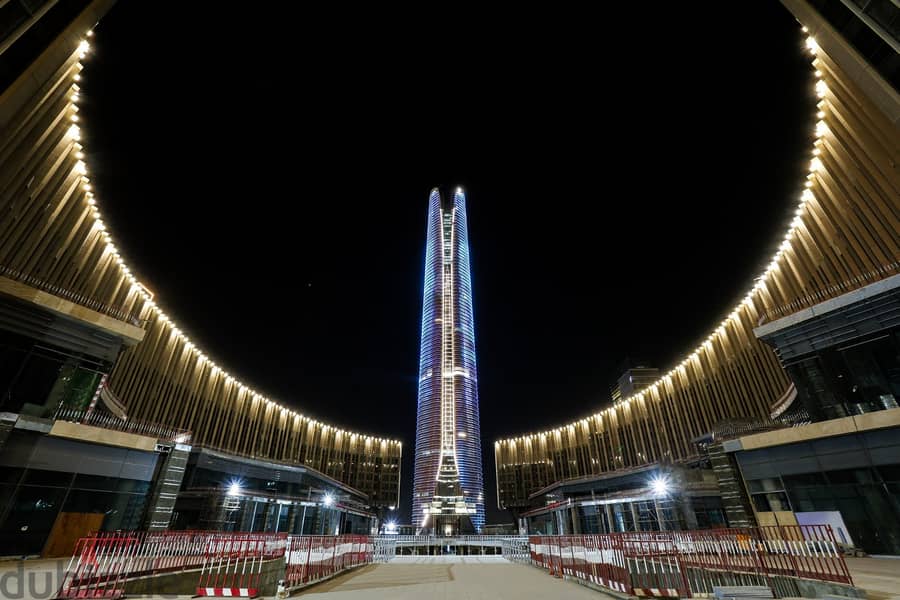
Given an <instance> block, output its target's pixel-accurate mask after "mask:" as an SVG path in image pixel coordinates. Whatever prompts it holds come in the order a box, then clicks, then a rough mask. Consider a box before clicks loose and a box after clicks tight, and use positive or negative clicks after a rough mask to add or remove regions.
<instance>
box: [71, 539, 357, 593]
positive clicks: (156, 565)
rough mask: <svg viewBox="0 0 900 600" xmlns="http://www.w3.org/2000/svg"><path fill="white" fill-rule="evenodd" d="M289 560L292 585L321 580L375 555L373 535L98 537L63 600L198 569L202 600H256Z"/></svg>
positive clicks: (78, 562) (83, 550)
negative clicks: (273, 568) (267, 571)
mask: <svg viewBox="0 0 900 600" xmlns="http://www.w3.org/2000/svg"><path fill="white" fill-rule="evenodd" d="M281 557H284V558H285V576H284V581H285V585H286V586H287V587H298V586H300V585H303V584H306V583H311V582H313V581H318V580H320V579H323V578H325V577H329V576H331V575H334V574H335V573H338V572H340V571H342V570H345V569H349V568H352V567H355V566H357V565H361V564H369V563H371V562H372V561H373V558H374V544H373V541H372V538H371V537H370V536H365V535H342V536H288V535H287V534H284V533H224V532H212V531H160V532H145V531H138V532H127V533H122V532H99V533H95V534H92V535H90V536H88V537H84V538H81V539H80V540H79V541H78V543H77V544H76V547H75V552H74V554H73V556H72V559H71V560H70V562H69V566H68V568H67V570H66V574H65V576H64V578H63V583H62V586H61V587H60V589H59V591H58V592H57V595H56V598H57V599H59V600H92V599H104V600H116V599H118V598H121V597H122V596H123V595H124V593H125V582H126V581H127V580H128V579H133V578H136V577H143V576H152V575H155V574H159V573H165V572H169V571H181V570H187V569H200V576H199V580H198V582H197V587H196V594H197V596H206V597H221V598H229V597H235V598H238V597H244V598H252V597H255V596H257V595H258V594H259V590H260V587H261V576H262V571H263V567H264V565H265V563H266V562H267V561H271V560H274V559H278V558H281Z"/></svg>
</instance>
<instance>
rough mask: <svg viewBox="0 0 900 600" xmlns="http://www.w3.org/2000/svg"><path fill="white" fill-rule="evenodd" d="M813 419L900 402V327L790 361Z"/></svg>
mask: <svg viewBox="0 0 900 600" xmlns="http://www.w3.org/2000/svg"><path fill="white" fill-rule="evenodd" d="M785 368H786V369H787V372H788V374H789V375H790V377H791V379H792V380H793V381H794V385H795V386H796V387H797V394H798V399H799V400H800V401H801V402H802V403H803V405H804V406H805V408H806V410H807V412H808V413H809V414H810V416H811V417H812V418H813V420H816V421H821V420H826V419H836V418H840V417H848V416H851V415H858V414H863V413H868V412H874V411H878V410H886V409H890V408H898V406H900V404H898V402H900V328H896V329H894V330H884V331H880V332H878V333H877V334H875V335H870V336H869V337H868V338H863V339H856V340H853V341H852V342H849V343H846V344H843V345H836V346H832V347H830V348H824V349H821V350H819V351H817V352H816V353H815V354H811V355H806V356H804V357H801V358H798V359H796V360H794V361H792V362H790V363H788V364H786V365H785Z"/></svg>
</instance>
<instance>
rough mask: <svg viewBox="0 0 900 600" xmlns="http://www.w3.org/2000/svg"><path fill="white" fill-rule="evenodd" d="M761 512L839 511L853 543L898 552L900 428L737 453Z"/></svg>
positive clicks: (871, 550)
mask: <svg viewBox="0 0 900 600" xmlns="http://www.w3.org/2000/svg"><path fill="white" fill-rule="evenodd" d="M737 460H738V463H739V464H740V465H741V471H742V472H743V474H744V480H745V481H746V483H747V491H748V492H749V494H750V497H751V499H752V500H753V504H754V507H755V508H756V510H757V511H760V512H770V511H792V512H794V513H804V512H822V511H837V512H840V514H841V517H842V518H843V520H844V523H845V524H846V526H847V530H848V533H849V534H850V537H851V538H852V540H853V542H854V544H855V545H856V546H858V547H861V548H862V549H863V550H865V551H866V552H868V553H870V554H900V429H884V430H878V431H871V432H866V433H860V434H856V435H846V436H839V437H831V438H823V439H818V440H814V441H810V442H804V443H797V444H786V445H783V446H775V447H771V448H762V449H758V450H750V451H743V452H738V453H737Z"/></svg>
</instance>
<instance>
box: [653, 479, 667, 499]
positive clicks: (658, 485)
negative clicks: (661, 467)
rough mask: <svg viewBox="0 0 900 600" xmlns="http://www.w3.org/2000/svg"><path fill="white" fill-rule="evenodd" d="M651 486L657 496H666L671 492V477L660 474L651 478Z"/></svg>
mask: <svg viewBox="0 0 900 600" xmlns="http://www.w3.org/2000/svg"><path fill="white" fill-rule="evenodd" d="M650 487H651V488H653V493H654V494H656V495H657V496H665V495H666V494H668V493H669V478H668V477H666V476H665V475H658V476H656V477H654V478H653V479H651V480H650Z"/></svg>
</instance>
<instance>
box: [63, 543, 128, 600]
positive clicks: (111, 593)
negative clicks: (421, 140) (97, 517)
mask: <svg viewBox="0 0 900 600" xmlns="http://www.w3.org/2000/svg"><path fill="white" fill-rule="evenodd" d="M139 542H140V540H139V538H138V537H137V536H134V535H131V534H127V533H98V534H95V535H91V536H88V537H83V538H81V539H80V540H78V542H77V543H76V545H75V552H74V553H73V554H72V558H71V559H70V561H69V565H68V567H67V568H66V574H65V576H64V577H63V581H62V586H61V587H60V589H59V591H58V592H57V594H56V597H57V598H59V599H76V598H85V599H89V598H107V599H113V600H114V599H116V598H120V597H121V596H122V595H123V594H124V593H125V580H126V578H127V577H128V573H129V571H130V565H131V562H132V560H133V558H134V553H135V550H136V549H137V547H138V545H139Z"/></svg>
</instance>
